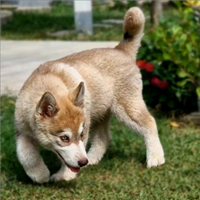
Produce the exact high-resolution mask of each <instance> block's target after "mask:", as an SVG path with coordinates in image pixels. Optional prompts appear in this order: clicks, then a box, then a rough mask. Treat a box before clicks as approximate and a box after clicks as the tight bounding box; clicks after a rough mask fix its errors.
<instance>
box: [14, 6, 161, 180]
mask: <svg viewBox="0 0 200 200" xmlns="http://www.w3.org/2000/svg"><path fill="white" fill-rule="evenodd" d="M144 23H145V17H144V15H143V12H142V11H141V10H140V9H139V8H137V7H132V8H130V9H129V10H128V11H127V13H126V15H125V18H124V38H123V41H122V42H120V43H119V44H118V45H117V46H116V47H115V48H101V49H93V50H87V51H83V52H80V53H75V54H72V55H70V56H66V57H64V58H61V59H59V60H55V61H51V62H47V63H45V64H43V65H41V66H39V67H38V68H37V69H36V70H35V71H34V72H33V73H32V75H31V76H30V77H29V78H28V80H27V81H26V82H25V84H24V86H23V87H22V89H21V90H20V93H19V95H18V99H17V101H16V110H15V127H16V143H17V155H18V159H19V161H20V163H21V164H22V166H23V168H24V170H25V171H26V174H27V175H28V176H29V177H30V178H31V179H32V180H33V181H34V182H37V183H44V182H48V181H60V180H70V179H73V178H75V177H76V175H77V173H78V172H79V170H80V168H81V167H83V166H85V165H87V164H90V165H93V164H97V163H98V162H99V161H100V160H101V159H102V157H103V155H104V153H105V152H106V149H107V147H108V145H109V141H110V139H111V136H110V133H109V125H110V119H111V114H114V115H115V116H116V117H117V118H118V119H119V120H120V121H122V122H124V123H125V124H126V125H127V126H128V127H130V128H131V129H132V130H133V131H135V132H138V133H139V134H140V135H141V136H142V137H143V138H144V142H145V145H146V149H147V167H153V166H157V165H161V164H163V163H164V162H165V158H164V152H163V148H162V145H161V143H160V140H159V136H158V132H157V126H156V123H155V120H154V118H153V117H152V116H151V115H150V114H149V112H148V110H147V108H146V105H145V103H144V100H143V97H142V79H141V74H140V70H139V68H138V67H137V65H136V54H137V51H138V48H139V46H140V42H141V39H142V36H143V28H144ZM89 130H90V132H91V134H90V137H88V133H89ZM88 138H89V139H90V141H91V147H90V149H89V151H88V153H86V150H85V147H86V144H87V141H88ZM40 145H41V146H42V147H44V148H45V149H48V150H51V151H53V152H54V153H55V154H56V155H57V156H58V158H59V159H60V160H61V162H62V166H61V169H60V170H59V171H58V172H57V173H56V174H54V175H52V176H51V177H50V172H49V170H48V168H47V166H46V165H45V163H44V161H43V159H42V157H41V156H40V154H39V146H40Z"/></svg>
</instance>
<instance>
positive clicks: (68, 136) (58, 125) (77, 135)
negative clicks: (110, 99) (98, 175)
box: [35, 82, 88, 172]
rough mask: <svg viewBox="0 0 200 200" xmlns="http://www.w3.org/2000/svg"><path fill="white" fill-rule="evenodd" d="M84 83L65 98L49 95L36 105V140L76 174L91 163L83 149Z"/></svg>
mask: <svg viewBox="0 0 200 200" xmlns="http://www.w3.org/2000/svg"><path fill="white" fill-rule="evenodd" d="M84 91H85V90H84V83H83V82H81V83H80V84H79V85H78V87H77V88H76V89H75V90H74V91H73V92H71V93H70V94H68V95H66V96H53V95H52V94H51V93H50V92H46V93H44V94H43V96H42V97H41V99H40V101H39V102H38V104H37V107H36V112H35V119H36V127H37V130H36V138H37V139H38V141H39V142H40V144H41V145H42V146H43V147H44V148H47V149H50V150H52V151H53V152H55V153H56V154H57V156H58V157H59V158H60V159H61V161H62V162H63V163H65V164H66V165H67V166H68V167H69V168H70V169H71V170H72V171H73V172H78V171H79V169H80V167H82V166H84V165H86V164H87V163H88V160H87V155H86V151H85V147H84V141H86V140H87V134H88V130H86V129H87V128H85V116H84Z"/></svg>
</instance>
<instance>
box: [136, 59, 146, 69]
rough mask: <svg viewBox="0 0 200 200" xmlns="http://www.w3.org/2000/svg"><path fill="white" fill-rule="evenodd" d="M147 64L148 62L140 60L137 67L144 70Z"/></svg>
mask: <svg viewBox="0 0 200 200" xmlns="http://www.w3.org/2000/svg"><path fill="white" fill-rule="evenodd" d="M145 64H146V61H145V60H138V61H137V66H138V67H139V68H140V69H144V66H145Z"/></svg>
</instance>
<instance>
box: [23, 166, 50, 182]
mask: <svg viewBox="0 0 200 200" xmlns="http://www.w3.org/2000/svg"><path fill="white" fill-rule="evenodd" d="M26 173H27V175H28V176H29V177H30V178H31V179H32V180H33V181H34V182H36V183H40V184H42V183H47V182H48V181H49V176H50V172H49V170H48V169H47V167H44V168H42V169H40V168H35V169H31V170H30V169H29V170H27V171H26Z"/></svg>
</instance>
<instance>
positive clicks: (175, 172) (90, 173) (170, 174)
mask: <svg viewBox="0 0 200 200" xmlns="http://www.w3.org/2000/svg"><path fill="white" fill-rule="evenodd" d="M14 106H15V98H11V97H7V96H1V199H2V200H14V199H18V200H27V199H28V200H36V199H40V200H47V199H48V200H55V199H56V200H57V199H58V200H63V199H70V200H94V199H95V200H101V199H102V200H103V199H105V200H115V199H119V200H132V199H134V200H135V199H140V200H151V199H152V200H155V199H158V200H161V199H173V200H175V199H177V200H189V199H191V200H194V199H200V192H199V185H200V176H199V174H200V165H199V164H200V163H199V161H200V159H199V144H200V129H197V128H194V127H192V126H189V125H188V126H185V127H184V128H181V129H172V128H171V127H170V125H169V120H168V119H167V118H165V117H162V116H160V115H159V116H157V117H156V118H157V124H158V129H159V133H160V138H161V141H162V144H163V147H164V150H165V154H166V164H165V165H163V166H159V167H156V168H152V169H147V168H146V166H145V159H146V155H145V146H144V144H143V140H142V139H141V138H140V137H139V136H138V135H136V134H135V133H133V132H132V131H131V130H130V129H128V128H126V127H125V126H124V125H122V124H120V123H119V122H118V121H117V120H116V119H115V118H113V120H112V124H111V133H112V136H113V139H112V141H111V143H110V147H109V149H108V151H107V153H106V155H105V156H104V158H103V160H102V161H101V162H100V163H99V164H98V165H96V166H88V167H86V168H84V169H82V170H81V172H80V173H79V175H78V177H77V178H76V179H75V180H72V181H69V182H65V181H62V182H59V183H48V184H44V185H38V184H34V183H32V181H31V180H30V179H29V178H28V177H27V176H26V174H25V172H24V170H23V168H22V166H21V165H20V164H19V162H18V160H17V158H16V151H15V133H14V121H13V114H14ZM41 153H42V154H43V157H44V160H45V162H46V163H47V165H48V166H49V168H50V170H51V172H52V173H53V172H55V171H56V170H58V169H59V166H60V162H59V161H58V159H57V158H56V156H55V155H54V154H52V153H50V152H48V151H44V150H42V152H41Z"/></svg>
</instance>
